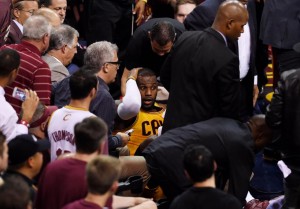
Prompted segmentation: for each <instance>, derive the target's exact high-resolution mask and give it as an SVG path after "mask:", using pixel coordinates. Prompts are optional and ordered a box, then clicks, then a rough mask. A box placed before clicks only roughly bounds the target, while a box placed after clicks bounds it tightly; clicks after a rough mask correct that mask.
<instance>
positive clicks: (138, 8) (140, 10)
mask: <svg viewBox="0 0 300 209" xmlns="http://www.w3.org/2000/svg"><path fill="white" fill-rule="evenodd" d="M145 5H146V2H144V1H141V0H139V1H138V2H137V3H136V5H135V8H134V10H133V14H136V16H137V19H136V21H135V23H136V24H137V26H139V25H140V24H142V22H143V21H144V18H145V17H144V11H145Z"/></svg>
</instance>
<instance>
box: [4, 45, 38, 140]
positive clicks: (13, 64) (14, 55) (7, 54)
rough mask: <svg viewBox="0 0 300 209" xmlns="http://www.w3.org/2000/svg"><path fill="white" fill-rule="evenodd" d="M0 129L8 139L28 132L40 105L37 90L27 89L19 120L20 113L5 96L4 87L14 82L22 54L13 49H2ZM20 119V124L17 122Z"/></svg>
mask: <svg viewBox="0 0 300 209" xmlns="http://www.w3.org/2000/svg"><path fill="white" fill-rule="evenodd" d="M0 60H1V61H0V106H1V111H0V130H1V131H2V132H3V134H4V135H5V136H6V139H7V141H10V140H11V139H13V138H14V137H15V136H16V135H19V134H27V133H28V127H29V123H30V121H31V119H32V116H33V114H34V111H35V109H36V107H37V105H38V102H39V98H38V96H37V94H36V92H35V91H32V90H25V92H26V99H25V101H24V102H23V104H22V111H23V114H22V117H21V120H20V121H19V118H18V115H17V113H16V111H15V110H14V109H13V107H12V106H11V105H10V104H9V103H8V102H7V101H6V99H5V97H4V94H5V92H4V89H3V88H4V87H5V86H7V85H8V84H10V83H12V82H13V81H14V79H15V78H16V76H17V73H18V69H19V65H20V55H19V54H18V52H16V51H15V50H12V49H4V50H2V51H0ZM18 121H19V124H17V123H18Z"/></svg>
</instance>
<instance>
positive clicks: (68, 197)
mask: <svg viewBox="0 0 300 209" xmlns="http://www.w3.org/2000/svg"><path fill="white" fill-rule="evenodd" d="M74 133H75V144H76V152H75V153H74V154H72V155H69V156H68V157H65V158H63V159H60V160H56V161H53V162H51V163H50V164H49V165H48V166H47V167H46V169H45V171H44V172H43V174H42V176H41V179H40V182H39V190H38V194H37V202H36V208H37V209H48V208H49V209H53V208H62V207H63V206H65V205H66V204H68V203H71V202H73V201H76V200H79V199H82V198H84V197H85V196H86V195H87V194H88V186H87V183H86V180H85V167H86V164H87V163H88V162H90V161H91V160H92V159H94V158H95V157H96V156H98V155H99V154H100V153H102V151H103V150H102V149H103V145H104V142H105V138H106V134H107V126H106V124H105V122H104V121H103V120H101V119H100V118H97V117H90V118H86V119H84V120H83V121H82V122H80V123H78V124H76V126H75V131H74ZM121 163H122V160H121ZM128 167H131V166H130V165H126V164H124V165H123V166H122V169H124V168H125V169H128ZM122 172H123V171H122ZM121 176H122V175H121ZM74 182H76V183H74ZM146 200H147V199H145V198H133V197H119V196H116V195H114V196H113V197H108V201H106V204H105V207H108V208H111V207H112V204H113V205H117V206H118V205H119V206H121V207H115V208H126V207H129V206H132V205H134V204H133V203H135V204H139V203H141V202H144V201H146ZM124 204H125V205H124Z"/></svg>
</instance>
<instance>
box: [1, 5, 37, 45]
mask: <svg viewBox="0 0 300 209" xmlns="http://www.w3.org/2000/svg"><path fill="white" fill-rule="evenodd" d="M38 8H39V4H38V0H14V1H13V9H12V16H13V20H12V21H11V23H10V29H9V34H8V37H7V40H6V44H18V43H20V42H21V39H22V36H23V24H24V22H25V21H26V20H27V19H28V18H29V17H30V16H31V15H33V13H34V12H35V11H36V10H37V9H38Z"/></svg>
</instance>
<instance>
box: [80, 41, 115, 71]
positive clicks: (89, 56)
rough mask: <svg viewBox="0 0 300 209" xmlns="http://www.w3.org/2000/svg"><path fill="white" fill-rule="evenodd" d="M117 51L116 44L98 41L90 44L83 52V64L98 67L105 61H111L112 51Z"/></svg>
mask: <svg viewBox="0 0 300 209" xmlns="http://www.w3.org/2000/svg"><path fill="white" fill-rule="evenodd" d="M115 51H116V52H118V47H117V45H116V44H112V43H110V42H108V41H99V42H96V43H93V44H91V45H90V46H89V47H88V48H87V49H86V52H85V54H84V65H86V66H90V67H92V68H96V69H100V68H101V67H102V66H103V65H104V64H105V63H106V62H111V61H112V60H113V58H114V52H115Z"/></svg>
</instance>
